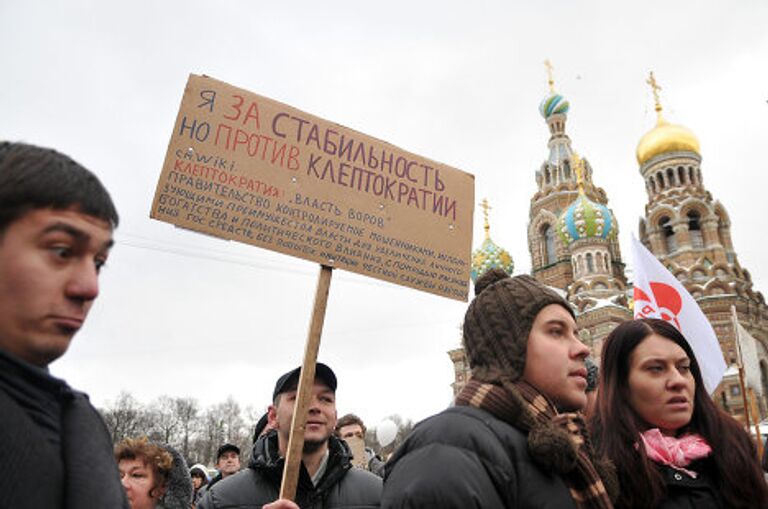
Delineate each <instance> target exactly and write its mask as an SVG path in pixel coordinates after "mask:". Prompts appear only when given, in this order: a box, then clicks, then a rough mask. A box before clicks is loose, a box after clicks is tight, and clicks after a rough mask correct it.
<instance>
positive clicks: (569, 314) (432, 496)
mask: <svg viewBox="0 0 768 509" xmlns="http://www.w3.org/2000/svg"><path fill="white" fill-rule="evenodd" d="M475 295H476V296H475V299H474V301H472V303H471V304H470V305H469V308H468V309H467V313H466V316H465V318H464V347H465V351H466V354H467V358H468V360H469V364H470V367H471V368H472V377H471V379H470V380H469V381H468V382H467V384H466V386H465V387H464V388H463V389H462V391H461V392H460V393H459V394H458V396H457V397H456V402H455V406H454V407H452V408H449V409H447V410H445V411H443V412H441V413H439V414H437V415H435V416H433V417H430V418H429V419H427V420H425V421H423V422H421V423H419V424H418V425H417V426H416V428H415V429H414V431H413V432H412V433H411V434H410V436H409V437H408V438H407V439H406V441H405V443H404V444H403V445H402V446H401V447H400V448H399V449H398V450H397V452H396V453H395V455H394V456H393V457H392V459H391V460H390V461H389V463H387V466H386V477H385V480H384V493H383V495H382V507H386V508H437V507H439V508H441V509H451V508H456V509H460V508H461V509H464V508H467V507H478V508H480V507H482V508H483V509H509V508H531V509H533V508H551V509H567V508H600V509H608V508H610V507H612V506H611V501H610V499H609V495H608V489H607V488H606V485H605V483H604V479H605V478H607V477H610V472H609V469H608V468H607V466H606V465H603V464H601V463H600V462H596V461H595V457H594V453H593V451H592V447H591V445H590V442H589V439H588V436H587V434H586V431H585V427H584V421H583V419H582V418H581V416H580V415H579V414H578V413H577V411H578V410H580V409H581V408H583V407H584V405H585V404H586V395H585V392H584V391H585V389H586V387H587V368H586V366H585V364H584V360H585V358H586V357H587V354H588V353H589V349H588V348H587V347H586V346H585V345H584V344H583V343H582V342H581V341H580V340H579V337H578V334H577V328H576V321H575V319H574V313H573V310H572V309H571V307H570V305H569V304H568V302H566V301H565V300H564V299H563V298H562V297H561V296H560V295H558V294H557V293H555V292H554V291H552V290H551V289H549V288H547V287H545V286H544V285H542V284H541V283H539V282H538V281H536V280H535V279H533V278H532V277H530V276H517V277H514V278H510V277H509V276H508V275H507V274H506V273H505V272H504V271H502V270H500V269H492V270H490V271H489V272H487V273H486V274H485V275H483V276H482V277H481V278H479V279H478V280H477V282H476V283H475ZM612 486H613V485H612Z"/></svg>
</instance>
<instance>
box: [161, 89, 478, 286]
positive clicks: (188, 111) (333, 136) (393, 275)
mask: <svg viewBox="0 0 768 509" xmlns="http://www.w3.org/2000/svg"><path fill="white" fill-rule="evenodd" d="M473 208H474V177H473V176H472V175H471V174H469V173H465V172H463V171H460V170H457V169H455V168H451V167H449V166H445V165H443V164H440V163H437V162H434V161H431V160H429V159H426V158H424V157H421V156H418V155H415V154H412V153H410V152H406V151H404V150H402V149H400V148H398V147H395V146H393V145H391V144H389V143H386V142H384V141H381V140H378V139H376V138H372V137H370V136H367V135H364V134H362V133H360V132H357V131H355V130H353V129H349V128H347V127H344V126H341V125H338V124H335V123H332V122H329V121H327V120H323V119H321V118H318V117H315V116H313V115H310V114H308V113H305V112H303V111H300V110H297V109H295V108H292V107H290V106H287V105H285V104H282V103H279V102H277V101H273V100H271V99H268V98H266V97H262V96H259V95H257V94H253V93H251V92H248V91H246V90H243V89H240V88H236V87H233V86H231V85H228V84H226V83H223V82H221V81H217V80H215V79H213V78H209V77H205V76H197V75H190V77H189V81H188V82H187V86H186V88H185V90H184V97H183V99H182V102H181V108H180V109H179V114H178V117H177V118H176V124H175V127H174V131H173V135H172V136H171V141H170V143H169V145H168V152H167V154H166V158H165V163H164V165H163V171H162V174H161V175H160V181H159V183H158V186H157V190H156V192H155V197H154V201H153V203H152V212H151V216H152V217H153V218H155V219H159V220H162V221H166V222H169V223H172V224H175V225H177V226H181V227H184V228H188V229H192V230H196V231H199V232H203V233H207V234H209V235H214V236H217V237H221V238H224V239H229V240H236V241H239V242H245V243H248V244H253V245H256V246H260V247H263V248H266V249H270V250H273V251H279V252H281V253H284V254H288V255H292V256H297V257H299V258H304V259H306V260H310V261H314V262H317V263H319V264H321V265H326V266H330V267H335V268H340V269H345V270H350V271H352V272H357V273H359V274H364V275H367V276H371V277H374V278H377V279H382V280H385V281H390V282H392V283H396V284H399V285H404V286H408V287H411V288H415V289H417V290H423V291H426V292H430V293H434V294H437V295H442V296H445V297H449V298H452V299H457V300H463V301H466V300H467V293H468V289H469V270H470V266H469V260H470V251H471V242H472V214H473Z"/></svg>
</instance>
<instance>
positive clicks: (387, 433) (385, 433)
mask: <svg viewBox="0 0 768 509" xmlns="http://www.w3.org/2000/svg"><path fill="white" fill-rule="evenodd" d="M396 436H397V424H395V423H394V421H392V420H391V419H384V420H383V421H381V422H380V423H379V425H378V426H376V440H378V441H379V445H381V446H382V447H386V446H388V445H389V444H391V443H392V442H393V441H394V440H395V437H396Z"/></svg>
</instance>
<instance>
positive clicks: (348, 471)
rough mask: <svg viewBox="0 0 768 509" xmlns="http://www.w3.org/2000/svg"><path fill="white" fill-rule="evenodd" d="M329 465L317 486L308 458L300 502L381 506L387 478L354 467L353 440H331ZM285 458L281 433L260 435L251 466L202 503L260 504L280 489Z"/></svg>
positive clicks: (204, 506) (205, 507)
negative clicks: (279, 438)
mask: <svg viewBox="0 0 768 509" xmlns="http://www.w3.org/2000/svg"><path fill="white" fill-rule="evenodd" d="M328 451H329V455H328V466H327V470H326V472H325V475H323V477H322V479H320V481H319V482H318V484H317V486H314V485H313V484H312V480H311V478H310V476H309V473H308V472H307V470H306V468H304V465H303V464H302V465H301V466H300V471H299V481H298V487H297V490H296V498H295V500H294V501H295V502H296V504H298V505H299V507H301V508H302V509H335V508H345V509H369V508H376V507H379V501H380V499H381V479H379V478H378V477H376V476H375V475H373V474H371V473H370V472H366V471H365V470H361V469H359V468H352V463H351V459H352V454H351V452H350V450H349V447H348V446H347V444H346V443H345V442H344V441H343V440H340V439H338V438H336V437H334V436H331V437H330V439H329V440H328ZM284 463H285V459H284V458H281V457H280V453H279V450H278V444H277V433H275V432H274V431H273V432H270V433H267V434H266V435H264V436H262V437H260V438H259V439H258V440H257V441H256V443H255V444H254V446H253V454H252V457H251V461H250V463H249V464H248V468H247V469H245V470H243V471H241V472H238V473H237V474H234V475H231V476H229V477H227V478H226V479H223V480H222V481H220V482H218V483H216V484H215V485H214V486H212V487H211V488H209V489H208V491H207V492H206V493H205V495H203V498H202V499H201V500H200V503H199V504H198V505H197V508H198V509H225V508H235V507H237V508H240V509H244V508H258V509H261V507H262V506H263V505H264V504H268V503H270V502H274V501H275V500H277V499H278V496H279V494H280V483H281V481H282V478H283V465H284Z"/></svg>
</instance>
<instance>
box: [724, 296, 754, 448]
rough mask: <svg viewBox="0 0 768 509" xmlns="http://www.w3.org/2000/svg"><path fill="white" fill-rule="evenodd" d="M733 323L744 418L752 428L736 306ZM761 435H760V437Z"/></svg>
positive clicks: (732, 311) (732, 318)
mask: <svg viewBox="0 0 768 509" xmlns="http://www.w3.org/2000/svg"><path fill="white" fill-rule="evenodd" d="M731 323H732V325H733V339H734V343H736V359H737V360H736V365H737V366H738V367H739V387H740V388H741V399H742V401H743V402H744V418H745V419H746V420H747V429H749V428H750V426H751V424H750V421H751V419H750V417H749V414H750V412H749V402H748V401H747V389H746V387H745V384H744V359H742V357H741V341H740V340H739V326H738V318H737V317H736V308H735V307H734V306H731ZM759 438H760V436H759V435H758V439H759Z"/></svg>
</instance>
